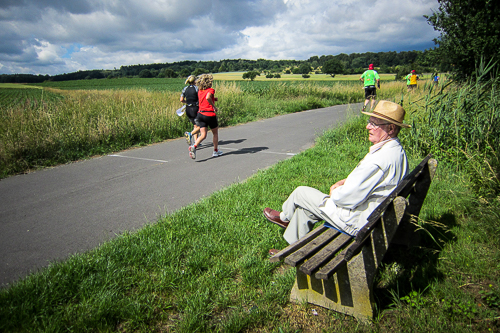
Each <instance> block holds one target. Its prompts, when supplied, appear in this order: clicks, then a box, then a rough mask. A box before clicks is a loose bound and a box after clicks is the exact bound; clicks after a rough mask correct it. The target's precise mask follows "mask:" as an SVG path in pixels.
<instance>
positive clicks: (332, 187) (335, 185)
mask: <svg viewBox="0 0 500 333" xmlns="http://www.w3.org/2000/svg"><path fill="white" fill-rule="evenodd" d="M344 183H345V179H342V180H339V181H338V182H336V183H335V184H333V185H332V186H331V187H330V196H331V195H332V191H333V190H335V189H336V188H337V187H339V186H342V185H344Z"/></svg>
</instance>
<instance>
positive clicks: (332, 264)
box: [314, 242, 356, 280]
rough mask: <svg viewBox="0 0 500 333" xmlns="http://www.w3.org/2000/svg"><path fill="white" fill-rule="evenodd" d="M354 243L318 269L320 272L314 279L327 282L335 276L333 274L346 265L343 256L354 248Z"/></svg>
mask: <svg viewBox="0 0 500 333" xmlns="http://www.w3.org/2000/svg"><path fill="white" fill-rule="evenodd" d="M355 244H356V243H355V242H354V243H352V244H351V245H349V246H348V247H347V248H345V249H344V250H342V252H340V253H339V254H338V255H337V256H336V257H335V258H333V259H332V260H330V261H329V262H328V263H327V264H326V265H324V266H323V267H321V268H320V270H319V271H318V272H317V273H316V274H315V275H314V276H315V277H316V279H322V280H328V279H329V278H331V277H332V276H333V274H335V272H336V271H337V270H338V269H339V268H340V267H342V266H343V265H345V264H346V263H347V260H346V259H345V255H346V253H347V251H348V250H349V249H350V248H352V247H354V246H355Z"/></svg>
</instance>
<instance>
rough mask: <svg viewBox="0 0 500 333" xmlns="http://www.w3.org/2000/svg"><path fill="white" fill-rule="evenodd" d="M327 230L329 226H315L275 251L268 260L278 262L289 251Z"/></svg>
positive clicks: (293, 250) (291, 251)
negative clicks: (278, 250) (293, 241)
mask: <svg viewBox="0 0 500 333" xmlns="http://www.w3.org/2000/svg"><path fill="white" fill-rule="evenodd" d="M327 230H329V228H327V227H325V226H324V225H322V226H319V227H317V228H316V229H314V230H313V231H311V232H309V233H308V234H307V235H305V236H304V237H302V238H301V239H299V240H298V241H296V242H295V243H292V244H290V245H288V246H287V247H285V248H284V249H283V250H281V251H280V252H278V253H276V254H275V255H274V256H272V257H271V258H269V260H271V262H278V261H280V260H283V259H284V258H286V257H287V256H288V255H289V254H290V253H293V252H295V251H297V250H298V249H300V248H301V247H303V246H304V245H306V244H307V243H309V242H310V241H312V240H313V239H314V238H316V237H317V236H319V235H320V234H321V233H323V232H325V231H327Z"/></svg>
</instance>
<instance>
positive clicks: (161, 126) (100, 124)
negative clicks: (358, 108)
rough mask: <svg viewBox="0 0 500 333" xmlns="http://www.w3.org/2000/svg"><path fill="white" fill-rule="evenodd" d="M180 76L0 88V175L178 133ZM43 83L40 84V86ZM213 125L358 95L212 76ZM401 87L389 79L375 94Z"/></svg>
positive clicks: (348, 89) (359, 93)
mask: <svg viewBox="0 0 500 333" xmlns="http://www.w3.org/2000/svg"><path fill="white" fill-rule="evenodd" d="M183 81H184V80H182V79H102V80H81V81H67V82H45V83H43V84H40V85H36V86H35V87H36V88H34V89H30V88H29V87H30V86H28V85H23V86H22V87H23V88H22V89H11V88H4V89H0V95H1V97H2V99H1V101H0V177H6V176H8V175H12V174H15V173H20V172H27V171H29V170H33V169H38V168H42V167H47V166H52V165H56V164H60V163H66V162H69V161H74V160H78V159H82V158H87V157H89V156H95V155H100V154H106V153H110V152H115V151H118V150H122V149H127V148H129V147H132V146H136V145H144V144H150V143H154V142H160V141H162V140H166V139H171V138H176V137H180V136H182V135H183V133H184V132H185V131H187V130H190V129H191V124H190V123H189V122H188V121H187V118H186V117H181V118H179V117H177V116H176V115H175V110H176V109H177V108H179V107H180V106H181V103H180V102H179V96H180V91H181V90H182V88H183V87H184V82H183ZM40 87H42V88H43V89H40ZM214 87H215V89H216V95H217V97H218V99H219V101H218V103H217V104H218V107H219V110H220V111H219V115H218V119H219V125H220V126H221V127H224V126H228V125H235V124H241V123H245V122H249V121H254V120H257V119H264V118H269V117H273V116H276V115H279V114H287V113H292V112H298V111H303V110H308V109H316V108H321V107H327V106H332V105H339V104H346V103H352V102H361V101H362V100H363V89H362V85H361V83H360V82H355V81H337V82H333V83H332V82H330V81H304V80H301V81H254V82H249V81H246V82H245V81H215V83H214ZM402 91H404V84H403V83H401V82H387V83H386V84H384V85H383V86H382V89H381V90H379V96H380V98H385V99H387V98H393V97H394V96H396V95H399V94H400V93H401V92H402Z"/></svg>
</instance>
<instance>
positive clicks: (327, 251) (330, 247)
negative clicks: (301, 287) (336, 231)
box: [299, 234, 354, 275]
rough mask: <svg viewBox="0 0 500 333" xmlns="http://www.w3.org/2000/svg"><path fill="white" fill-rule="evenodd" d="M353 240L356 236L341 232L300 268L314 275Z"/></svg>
mask: <svg viewBox="0 0 500 333" xmlns="http://www.w3.org/2000/svg"><path fill="white" fill-rule="evenodd" d="M353 240H354V238H353V237H351V236H348V235H346V234H340V235H339V236H338V237H337V238H335V239H334V240H332V241H331V242H330V243H329V244H327V245H326V246H325V247H323V248H322V249H321V250H320V251H319V252H318V253H316V254H315V255H314V256H312V257H311V258H310V259H309V260H307V261H306V262H305V263H303V264H302V265H301V266H300V268H299V269H300V270H301V271H302V272H304V273H305V274H307V275H312V274H313V273H314V272H315V271H317V270H318V269H319V267H321V266H322V265H324V264H325V263H326V262H328V261H329V260H331V259H332V258H333V257H334V256H335V254H337V253H338V252H339V251H340V250H341V249H342V248H343V247H344V245H345V244H347V243H349V242H351V241H353Z"/></svg>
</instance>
